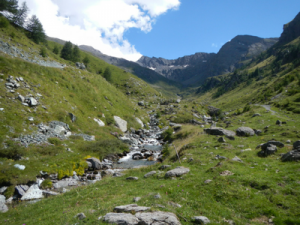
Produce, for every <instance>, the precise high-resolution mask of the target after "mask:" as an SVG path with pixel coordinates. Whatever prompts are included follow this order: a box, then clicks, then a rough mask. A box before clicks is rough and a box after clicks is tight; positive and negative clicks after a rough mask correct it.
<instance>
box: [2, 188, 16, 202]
mask: <svg viewBox="0 0 300 225" xmlns="http://www.w3.org/2000/svg"><path fill="white" fill-rule="evenodd" d="M14 193H15V186H13V185H12V186H9V187H8V188H7V189H6V191H5V192H4V196H5V197H6V198H7V199H8V198H10V197H12V196H13V195H14Z"/></svg>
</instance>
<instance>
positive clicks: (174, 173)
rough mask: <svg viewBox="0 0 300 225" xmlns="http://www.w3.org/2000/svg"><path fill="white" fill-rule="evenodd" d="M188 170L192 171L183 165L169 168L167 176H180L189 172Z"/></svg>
mask: <svg viewBox="0 0 300 225" xmlns="http://www.w3.org/2000/svg"><path fill="white" fill-rule="evenodd" d="M188 172H190V169H189V168H185V167H182V166H179V167H177V168H176V169H173V170H169V171H168V172H167V173H166V174H165V177H166V178H168V177H179V176H182V175H184V174H187V173H188Z"/></svg>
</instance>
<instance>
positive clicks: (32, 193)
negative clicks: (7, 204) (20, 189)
mask: <svg viewBox="0 0 300 225" xmlns="http://www.w3.org/2000/svg"><path fill="white" fill-rule="evenodd" d="M39 198H44V196H43V191H42V190H40V189H39V187H38V185H37V184H34V185H32V186H31V187H30V188H29V189H28V190H27V191H26V193H25V194H24V195H23V196H22V198H21V200H22V201H24V200H33V199H39Z"/></svg>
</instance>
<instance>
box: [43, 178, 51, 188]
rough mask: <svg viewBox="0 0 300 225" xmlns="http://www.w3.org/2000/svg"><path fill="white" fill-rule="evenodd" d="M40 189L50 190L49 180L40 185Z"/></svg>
mask: <svg viewBox="0 0 300 225" xmlns="http://www.w3.org/2000/svg"><path fill="white" fill-rule="evenodd" d="M41 188H42V189H47V188H52V181H51V180H50V179H46V180H44V181H43V182H42V183H41Z"/></svg>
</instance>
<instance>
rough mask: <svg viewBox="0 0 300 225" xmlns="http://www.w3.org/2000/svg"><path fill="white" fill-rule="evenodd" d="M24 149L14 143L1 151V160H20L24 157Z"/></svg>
mask: <svg viewBox="0 0 300 225" xmlns="http://www.w3.org/2000/svg"><path fill="white" fill-rule="evenodd" d="M24 152H25V150H24V147H22V146H21V145H20V144H16V143H13V144H11V145H10V146H9V147H8V148H4V149H0V158H8V159H13V160H19V159H21V157H22V156H23V155H24Z"/></svg>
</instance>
